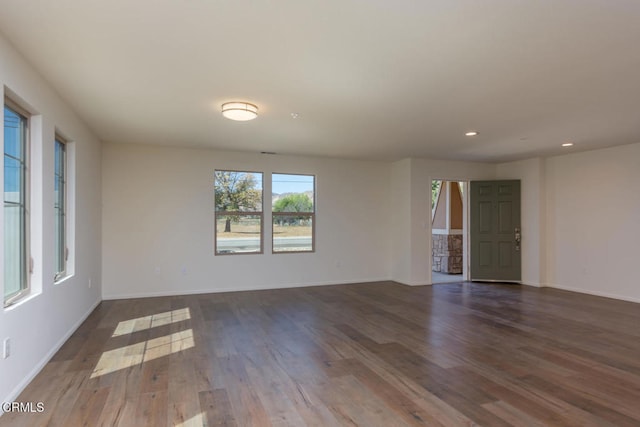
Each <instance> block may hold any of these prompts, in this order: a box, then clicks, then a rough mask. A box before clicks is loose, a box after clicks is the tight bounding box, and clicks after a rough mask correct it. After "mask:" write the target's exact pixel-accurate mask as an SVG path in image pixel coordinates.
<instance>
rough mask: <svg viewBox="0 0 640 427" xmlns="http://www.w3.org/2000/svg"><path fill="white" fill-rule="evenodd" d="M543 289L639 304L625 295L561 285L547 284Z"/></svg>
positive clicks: (637, 300)
mask: <svg viewBox="0 0 640 427" xmlns="http://www.w3.org/2000/svg"><path fill="white" fill-rule="evenodd" d="M543 287H547V288H553V289H560V290H563V291H570V292H576V293H578V294H587V295H593V296H596V297H603V298H611V299H616V300H621V301H629V302H636V303H640V298H635V297H629V296H626V295H616V294H611V293H609V292H600V291H593V290H590V289H581V288H574V287H571V286H561V285H553V284H547V285H546V286H543Z"/></svg>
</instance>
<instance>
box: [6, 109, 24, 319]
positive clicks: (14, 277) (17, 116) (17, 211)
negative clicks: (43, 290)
mask: <svg viewBox="0 0 640 427" xmlns="http://www.w3.org/2000/svg"><path fill="white" fill-rule="evenodd" d="M28 130H29V119H28V116H27V114H26V113H23V112H22V110H21V109H20V108H18V107H17V106H14V105H13V103H11V102H10V101H9V100H7V101H6V103H5V106H4V305H5V307H6V306H8V305H11V304H12V303H13V302H15V301H16V300H18V299H19V298H20V297H22V296H23V295H25V294H27V293H28V292H29V276H28V275H29V257H28V247H27V241H28V214H29V212H28V205H27V200H28V190H29V183H28V174H27V166H28V154H29V153H28V143H27V141H28Z"/></svg>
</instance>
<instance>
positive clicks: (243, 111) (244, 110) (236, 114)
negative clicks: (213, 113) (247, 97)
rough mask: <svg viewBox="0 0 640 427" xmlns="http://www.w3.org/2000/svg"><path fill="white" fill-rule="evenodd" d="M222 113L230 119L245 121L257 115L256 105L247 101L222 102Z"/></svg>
mask: <svg viewBox="0 0 640 427" xmlns="http://www.w3.org/2000/svg"><path fill="white" fill-rule="evenodd" d="M222 115H223V116H225V117H226V118H227V119H230V120H236V121H238V122H246V121H247V120H253V119H255V118H256V117H258V107H256V106H255V105H253V104H249V103H248V102H238V101H234V102H225V103H224V104H222Z"/></svg>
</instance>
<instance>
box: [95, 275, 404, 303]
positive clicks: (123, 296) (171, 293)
mask: <svg viewBox="0 0 640 427" xmlns="http://www.w3.org/2000/svg"><path fill="white" fill-rule="evenodd" d="M370 282H397V280H393V279H391V278H389V277H384V278H369V279H359V280H347V281H344V280H342V281H335V282H334V281H329V282H312V283H291V284H286V285H278V286H262V287H261V286H243V287H224V288H215V289H191V290H180V291H177V290H176V291H158V292H137V293H133V294H113V295H102V299H103V300H105V301H109V300H117V299H128V298H152V297H172V296H179V295H198V294H218V293H222V292H243V291H269V290H276V289H294V288H308V287H312V286H336V285H353V284H356V283H370ZM398 283H400V282H398ZM403 284H405V283H403Z"/></svg>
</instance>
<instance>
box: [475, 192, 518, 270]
mask: <svg viewBox="0 0 640 427" xmlns="http://www.w3.org/2000/svg"><path fill="white" fill-rule="evenodd" d="M469 195H470V226H471V227H470V230H469V234H470V245H471V254H470V257H471V280H478V281H482V280H485V281H504V282H520V280H521V277H520V276H521V271H520V270H521V259H520V245H519V243H516V240H515V232H516V229H520V181H516V180H513V181H472V182H471V187H470V191H469Z"/></svg>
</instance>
